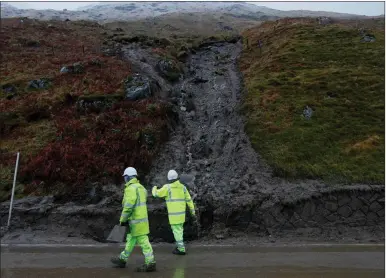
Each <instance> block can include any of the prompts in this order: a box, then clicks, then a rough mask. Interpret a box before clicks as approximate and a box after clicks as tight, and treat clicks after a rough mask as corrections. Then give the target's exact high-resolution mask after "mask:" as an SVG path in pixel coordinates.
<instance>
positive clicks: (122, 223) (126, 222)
mask: <svg viewBox="0 0 386 278" xmlns="http://www.w3.org/2000/svg"><path fill="white" fill-rule="evenodd" d="M128 224H129V222H128V221H125V222H119V225H120V226H128Z"/></svg>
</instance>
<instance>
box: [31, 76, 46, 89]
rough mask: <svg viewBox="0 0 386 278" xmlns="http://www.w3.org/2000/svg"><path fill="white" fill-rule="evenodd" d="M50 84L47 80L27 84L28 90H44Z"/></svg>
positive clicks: (42, 79)
mask: <svg viewBox="0 0 386 278" xmlns="http://www.w3.org/2000/svg"><path fill="white" fill-rule="evenodd" d="M50 84H51V82H50V80H49V79H47V78H41V79H37V80H32V81H30V82H28V89H46V88H47V87H48V86H49V85H50Z"/></svg>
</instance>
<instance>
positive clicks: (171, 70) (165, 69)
mask: <svg viewBox="0 0 386 278" xmlns="http://www.w3.org/2000/svg"><path fill="white" fill-rule="evenodd" d="M157 70H158V71H159V72H160V73H161V75H162V76H163V77H165V78H166V79H167V80H169V81H170V82H176V81H177V80H178V79H179V78H180V75H181V72H180V69H179V68H178V67H177V65H176V64H175V63H174V62H173V61H171V60H165V59H162V60H160V61H159V62H158V63H157Z"/></svg>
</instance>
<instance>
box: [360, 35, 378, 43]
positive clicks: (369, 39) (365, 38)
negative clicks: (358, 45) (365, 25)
mask: <svg viewBox="0 0 386 278" xmlns="http://www.w3.org/2000/svg"><path fill="white" fill-rule="evenodd" d="M361 42H375V36H374V35H370V34H368V35H365V36H363V37H362V39H361Z"/></svg>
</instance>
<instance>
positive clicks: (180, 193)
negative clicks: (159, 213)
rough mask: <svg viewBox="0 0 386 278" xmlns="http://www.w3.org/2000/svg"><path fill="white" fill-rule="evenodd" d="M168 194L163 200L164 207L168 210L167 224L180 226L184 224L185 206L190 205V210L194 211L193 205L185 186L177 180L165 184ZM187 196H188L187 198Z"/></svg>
mask: <svg viewBox="0 0 386 278" xmlns="http://www.w3.org/2000/svg"><path fill="white" fill-rule="evenodd" d="M166 187H167V189H168V194H167V196H166V198H165V200H166V207H167V209H168V215H169V223H170V224H181V223H185V213H186V205H187V204H188V205H190V204H191V207H190V209H191V210H193V211H194V205H193V202H192V200H191V198H190V194H189V192H188V191H187V189H186V187H185V185H183V184H182V183H181V182H180V181H179V180H177V181H175V182H173V183H170V184H167V185H166ZM188 195H189V196H188Z"/></svg>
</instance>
